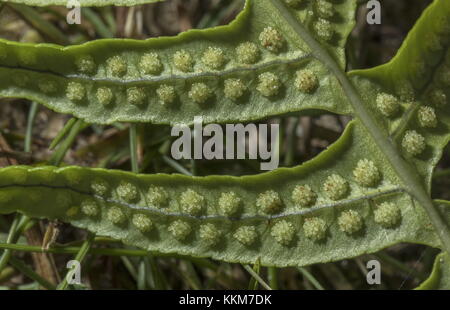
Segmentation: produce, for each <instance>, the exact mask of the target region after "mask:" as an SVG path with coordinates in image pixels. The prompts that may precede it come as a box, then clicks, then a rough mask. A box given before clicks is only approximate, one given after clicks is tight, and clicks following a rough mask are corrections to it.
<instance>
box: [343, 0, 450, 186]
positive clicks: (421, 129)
mask: <svg viewBox="0 0 450 310" xmlns="http://www.w3.org/2000/svg"><path fill="white" fill-rule="evenodd" d="M449 15H450V2H449V1H441V0H437V1H434V2H433V4H432V5H430V6H429V7H428V8H427V9H426V10H425V11H424V13H423V15H422V16H421V18H420V19H419V20H418V22H417V23H416V25H415V27H414V29H413V31H411V32H410V33H409V34H408V36H407V38H406V40H405V41H404V43H403V45H402V47H401V48H400V50H399V52H398V53H397V55H396V56H395V57H394V58H393V59H392V60H391V61H390V62H388V63H386V64H384V65H381V66H378V67H375V68H371V69H367V70H357V71H353V72H350V76H351V77H352V79H353V81H354V83H355V84H356V85H357V87H358V88H359V89H360V92H361V93H362V96H363V99H364V102H365V103H366V105H367V106H366V108H367V109H368V110H369V111H370V113H371V114H372V115H374V116H375V117H376V121H377V125H378V126H379V127H380V130H384V131H385V132H386V134H387V135H389V136H390V138H391V139H392V140H394V141H395V143H396V144H397V145H399V148H400V151H401V152H402V155H403V156H404V157H405V158H406V159H407V160H408V161H409V162H411V163H412V164H413V165H414V169H415V170H416V171H417V173H418V174H419V175H420V177H421V178H422V179H423V180H424V182H423V183H424V184H425V185H426V187H427V189H428V190H430V186H431V177H432V172H433V169H434V167H435V166H436V164H437V162H438V161H439V160H440V158H441V157H442V151H443V149H444V147H445V146H446V145H447V144H448V142H449V140H450V106H449V96H450V91H449V89H450V51H449V48H448V44H449V42H450V39H449V38H450V23H449ZM380 94H388V95H392V96H394V98H396V100H397V102H398V106H399V108H398V111H397V112H396V113H394V114H393V115H391V116H389V117H387V116H386V115H383V114H382V112H381V111H380V108H379V106H378V104H377V98H378V96H379V95H380ZM423 109H426V111H432V114H434V116H435V124H433V125H432V126H430V124H426V123H423V121H422V122H421V120H420V117H421V115H423V113H424V112H423ZM432 116H433V115H431V117H432ZM432 118H433V117H432ZM408 131H415V132H417V133H418V134H419V135H421V136H422V137H423V138H424V143H425V145H426V146H425V149H424V151H423V152H422V153H421V154H418V155H416V156H414V155H411V154H410V153H408V152H407V150H405V147H404V145H403V140H404V138H405V135H406V133H407V132H408Z"/></svg>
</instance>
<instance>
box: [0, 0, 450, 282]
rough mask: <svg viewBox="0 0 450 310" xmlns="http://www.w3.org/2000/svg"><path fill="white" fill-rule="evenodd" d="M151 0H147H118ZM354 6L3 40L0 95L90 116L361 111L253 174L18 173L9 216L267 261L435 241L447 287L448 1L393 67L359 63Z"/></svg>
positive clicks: (209, 118) (275, 9) (158, 248)
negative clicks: (81, 36) (309, 151)
mask: <svg viewBox="0 0 450 310" xmlns="http://www.w3.org/2000/svg"><path fill="white" fill-rule="evenodd" d="M14 2H24V3H26V4H32V5H41V4H42V5H43V4H45V5H48V4H49V3H47V1H45V3H44V2H43V1H39V0H36V1H31V0H28V1H18V0H16V1H14ZM111 2H112V1H111ZM138 2H148V1H129V2H128V3H127V1H115V3H116V4H129V5H134V4H137V3H138ZM55 4H58V1H55ZM82 4H85V5H95V4H96V2H95V1H84V2H83V1H82ZM108 4H109V3H108ZM356 8H357V1H356V0H343V1H330V0H318V1H302V0H298V1H294V0H285V1H283V0H247V1H246V4H245V8H244V10H243V11H242V12H241V13H240V15H239V16H238V17H237V18H236V20H234V21H233V22H232V23H231V24H229V25H227V26H221V27H216V28H212V29H207V30H191V31H187V32H185V33H182V34H180V35H178V36H176V37H160V38H155V39H148V40H144V41H137V40H118V39H106V40H98V41H93V42H89V43H87V44H83V45H79V46H69V47H61V46H56V45H48V44H37V45H33V44H23V43H16V42H10V41H6V40H1V41H0V80H1V81H2V82H1V85H0V95H1V96H3V97H14V98H27V99H30V100H33V101H36V102H39V103H41V104H43V105H45V106H46V107H48V108H50V109H52V110H54V111H57V112H61V113H67V114H72V115H73V116H75V117H77V118H79V119H82V120H83V121H85V122H87V123H95V124H111V123H113V122H117V121H119V122H131V123H143V122H148V123H153V124H170V125H175V124H180V123H181V124H188V125H190V124H192V122H193V120H194V116H196V115H202V116H203V121H204V122H205V123H230V122H234V123H235V122H248V121H252V120H258V119H262V118H266V117H269V116H275V115H281V114H287V113H297V114H299V113H302V111H311V110H314V111H315V112H316V113H318V111H328V112H333V113H337V114H341V115H349V116H352V117H353V121H351V122H350V123H349V124H348V126H347V128H346V130H345V132H344V133H343V134H342V136H341V137H340V138H339V140H338V141H337V142H335V143H334V144H333V145H332V146H331V147H329V149H328V150H326V151H324V152H323V153H321V154H320V155H318V156H317V157H316V158H314V159H312V160H310V161H308V162H306V163H304V164H302V165H300V166H297V167H294V168H279V169H276V170H275V171H272V172H268V173H263V174H260V175H256V176H243V177H232V176H207V177H190V176H182V175H165V174H155V175H142V174H136V173H128V172H123V171H113V170H106V169H93V168H82V167H64V168H57V167H53V166H45V167H42V166H40V167H28V166H11V167H7V168H4V169H1V170H0V175H1V178H0V212H2V213H11V212H16V211H18V212H22V213H24V214H26V215H28V216H30V217H36V218H49V219H59V220H62V221H65V222H69V223H71V224H73V225H74V226H77V227H81V228H86V229H87V230H89V231H91V232H94V233H96V234H100V235H105V236H110V237H113V238H115V239H119V240H122V241H123V242H125V243H127V244H130V245H135V246H138V247H141V248H143V249H146V250H148V251H155V252H159V253H177V254H182V255H190V256H197V257H211V258H214V259H217V260H223V261H227V262H239V263H255V262H256V261H258V260H259V261H260V263H261V264H262V265H265V266H279V267H282V266H305V265H310V264H314V263H320V262H329V261H336V260H340V259H344V258H350V257H355V256H358V255H361V254H364V253H373V252H376V251H378V250H380V249H383V248H385V247H388V246H391V245H393V244H396V243H400V242H410V243H420V244H426V245H429V246H432V247H438V248H441V249H442V251H443V254H442V255H441V256H440V257H439V258H438V259H437V261H436V265H435V270H434V271H433V275H432V277H431V278H430V279H429V280H427V282H425V283H424V284H423V285H422V287H423V288H431V287H434V288H436V287H448V278H447V277H446V275H448V268H449V265H448V256H447V255H448V254H446V253H449V252H450V232H449V229H448V222H449V220H450V212H449V210H450V209H449V208H450V205H449V204H450V203H449V202H447V201H440V200H436V201H433V200H432V199H431V198H430V189H431V188H430V187H431V176H432V172H433V169H434V167H435V165H436V164H437V162H438V160H439V159H440V157H441V155H442V152H443V148H444V147H445V146H446V144H447V142H448V141H449V137H450V131H449V125H450V115H449V104H448V96H449V95H450V93H449V86H450V52H449V50H448V44H449V40H448V38H449V35H450V19H449V15H450V2H449V1H447V0H435V1H434V2H433V3H432V4H431V5H430V6H429V7H428V8H427V9H426V10H425V11H424V13H423V15H422V16H421V18H420V19H419V20H418V22H417V23H416V25H415V26H414V28H413V30H412V31H411V32H410V34H409V35H408V37H407V38H406V40H405V42H404V43H403V45H402V47H401V49H400V50H399V51H398V54H397V55H396V56H395V57H394V58H393V59H392V60H391V61H390V62H389V63H387V64H385V65H382V66H379V67H375V68H371V69H367V70H357V71H351V72H346V71H345V68H346V61H345V44H346V41H347V37H348V36H349V34H350V32H351V31H352V29H353V26H354V15H355V10H356ZM24 190H26V193H27V194H26V195H24V194H23V193H24Z"/></svg>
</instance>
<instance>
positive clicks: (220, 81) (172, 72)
mask: <svg viewBox="0 0 450 310" xmlns="http://www.w3.org/2000/svg"><path fill="white" fill-rule="evenodd" d="M355 6H356V1H355V0H346V1H341V2H340V3H339V4H336V5H333V6H332V12H333V15H332V17H330V21H326V20H325V19H321V18H320V17H318V16H317V13H313V12H317V8H315V5H313V3H309V4H308V5H307V6H301V7H299V8H295V9H294V8H291V9H289V10H290V11H291V13H292V14H293V16H295V17H294V18H295V20H296V22H298V21H300V22H302V23H304V24H305V25H306V26H307V27H308V29H310V31H311V35H314V36H317V33H318V32H317V31H316V30H315V29H316V28H315V27H317V26H315V25H316V23H317V22H318V20H320V21H322V23H325V21H326V25H328V26H329V28H326V30H327V31H326V32H327V33H328V32H329V33H330V35H331V37H330V38H329V40H328V41H323V43H324V47H325V48H326V49H327V50H328V51H329V52H330V53H331V54H332V55H333V57H334V58H335V59H336V61H337V62H338V63H339V66H340V67H342V68H344V67H345V62H344V59H345V57H344V56H345V55H344V46H345V42H346V38H347V36H348V34H349V33H350V31H351V29H352V27H353V24H354V9H355ZM320 29H321V31H322V32H323V31H325V30H324V29H322V28H320ZM314 31H316V32H314ZM322 32H319V33H322ZM317 38H318V39H319V40H322V39H321V37H320V36H317ZM242 44H244V45H242ZM0 81H1V86H0V96H4V97H15V98H17V97H19V98H27V99H31V100H34V101H37V102H40V103H42V104H44V105H46V106H47V107H48V108H50V109H52V110H55V111H57V112H61V113H68V114H73V115H74V116H76V117H77V118H81V119H83V120H85V121H87V122H89V123H101V124H109V123H113V122H116V121H122V122H151V123H158V124H178V123H183V124H191V123H193V121H194V116H197V115H202V116H203V120H204V122H205V123H212V122H214V123H222V122H238V121H239V122H245V121H250V120H256V119H261V118H265V117H268V116H274V115H279V114H287V113H294V112H298V111H301V110H306V109H322V110H328V111H332V112H336V113H342V114H350V113H351V110H350V107H349V105H348V103H347V100H345V96H344V95H343V92H342V89H341V87H340V85H339V83H338V82H337V80H336V78H335V77H334V76H333V75H331V74H330V73H329V71H328V69H327V68H326V67H325V66H324V65H323V64H321V63H320V62H319V61H317V60H316V59H315V58H314V51H311V48H310V47H309V46H308V45H307V44H306V43H305V42H303V41H302V40H301V39H300V40H299V37H298V36H297V35H296V34H295V33H294V32H293V31H292V29H291V26H290V25H289V23H288V22H286V21H285V20H284V19H283V18H282V16H281V15H280V14H279V13H277V11H276V10H275V7H274V6H273V4H272V2H271V1H268V0H264V1H253V0H248V1H247V2H246V6H245V9H244V11H243V12H242V13H241V14H240V15H239V16H238V18H237V19H236V20H235V21H233V22H232V23H231V24H230V25H227V26H221V27H216V28H211V29H206V30H190V31H187V32H185V33H182V34H180V35H178V36H176V37H160V38H154V39H148V40H144V41H138V40H126V39H105V40H98V41H93V42H89V43H86V44H83V45H80V46H69V47H61V46H56V45H48V44H38V45H30V44H23V43H16V42H10V41H6V40H2V41H0Z"/></svg>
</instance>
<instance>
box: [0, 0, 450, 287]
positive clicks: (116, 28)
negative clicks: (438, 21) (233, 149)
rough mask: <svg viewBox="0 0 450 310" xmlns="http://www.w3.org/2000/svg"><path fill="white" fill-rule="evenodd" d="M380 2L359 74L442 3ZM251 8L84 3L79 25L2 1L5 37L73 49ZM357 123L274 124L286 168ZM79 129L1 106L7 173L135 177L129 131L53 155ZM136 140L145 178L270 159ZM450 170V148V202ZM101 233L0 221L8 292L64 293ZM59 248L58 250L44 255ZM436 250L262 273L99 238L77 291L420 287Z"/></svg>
mask: <svg viewBox="0 0 450 310" xmlns="http://www.w3.org/2000/svg"><path fill="white" fill-rule="evenodd" d="M359 2H361V4H363V3H365V1H359ZM381 2H382V9H383V13H382V24H381V25H368V24H367V23H366V22H365V16H366V12H367V11H366V8H365V5H361V7H360V9H359V10H358V12H357V26H356V28H355V30H354V31H353V33H352V35H351V38H350V40H349V42H348V70H351V69H356V68H368V67H373V66H376V65H379V64H382V63H385V62H387V61H388V60H389V59H391V57H393V55H395V53H396V51H397V49H398V48H399V46H400V45H401V43H402V41H403V39H404V38H405V36H406V34H407V33H408V31H409V30H410V29H411V27H412V26H413V25H414V23H415V21H416V19H417V18H418V17H419V16H420V14H421V12H422V11H423V9H424V8H425V7H426V6H427V5H428V4H429V3H430V2H431V1H430V0H426V1H424V0H382V1H381ZM242 7H243V0H166V2H164V3H157V4H149V5H141V6H135V7H130V8H129V7H104V8H83V9H82V23H81V25H68V24H67V22H66V15H67V9H66V8H64V7H44V8H33V7H26V6H23V5H16V4H7V3H2V2H0V37H1V38H5V39H9V40H14V41H20V42H33V43H39V42H47V43H55V44H61V45H69V44H80V43H83V42H87V41H90V40H95V39H101V38H113V37H115V38H134V39H146V38H151V37H157V36H172V35H176V34H177V33H179V32H182V31H186V30H188V29H191V28H209V27H214V26H217V25H223V24H227V23H229V22H230V21H231V20H233V19H234V18H235V16H236V15H237V14H238V13H239V11H240V10H241V9H242ZM348 121H349V118H348V117H343V116H338V115H332V114H327V115H320V116H314V115H304V116H286V117H277V118H273V119H269V120H264V122H276V123H279V124H280V125H281V127H280V128H281V129H282V131H281V135H280V140H279V143H280V165H281V166H294V165H298V164H300V163H302V162H305V161H307V160H309V159H311V158H313V157H314V156H316V155H317V154H318V153H320V152H321V151H322V150H324V149H325V148H327V147H328V146H329V145H330V144H331V143H333V142H334V141H336V139H337V138H338V137H339V136H340V134H341V132H342V131H343V129H344V128H345V125H346V123H347V122H348ZM70 122H73V120H71V117H70V116H68V115H61V114H57V113H54V112H52V111H50V110H48V109H46V108H45V107H42V106H38V105H37V104H36V103H32V102H29V101H26V100H16V99H0V167H4V166H8V165H14V164H33V165H37V164H44V163H54V162H55V161H54V159H55V154H56V153H57V154H59V156H61V157H62V158H63V159H64V160H63V162H62V163H61V165H71V164H74V165H80V166H90V167H105V168H109V169H123V170H131V163H130V146H129V134H128V131H129V125H128V124H119V123H118V124H113V125H111V126H98V125H88V124H83V126H81V127H80V128H77V129H73V128H72V132H73V139H72V140H70V141H67V144H66V146H67V147H66V148H62V147H58V148H56V149H54V150H52V149H50V148H49V146H50V145H51V143H52V141H54V139H55V138H57V136H58V133H59V132H60V131H61V130H62V129H63V128H64V126H65V125H66V124H68V123H69V124H70ZM137 141H138V160H139V171H140V172H142V173H156V172H160V173H161V172H162V173H185V174H195V175H210V174H229V175H247V174H256V173H259V163H258V162H256V161H252V160H236V161H201V160H197V161H178V162H174V161H173V160H172V159H171V158H170V154H169V151H170V144H171V141H172V138H171V137H170V128H169V127H168V126H156V125H148V124H141V125H138V126H137ZM449 167H450V160H449V157H448V149H447V151H446V152H445V156H444V157H443V159H442V160H441V163H440V164H439V167H438V171H437V172H436V175H435V178H434V183H435V184H434V186H433V197H435V198H443V199H450V191H449V190H448V188H449V185H450V179H449V178H448V177H447V176H449V175H450V172H449V171H450V170H449ZM19 228H20V229H19ZM12 232H18V233H14V234H13V233H12ZM90 237H92V236H90V235H88V234H87V233H86V232H85V231H83V230H79V229H76V228H73V227H71V226H70V225H66V224H63V223H55V222H48V221H36V220H30V219H27V220H26V221H24V220H23V219H22V218H21V217H19V216H18V215H8V216H0V243H2V244H6V243H9V244H16V245H17V248H16V251H3V253H2V251H1V250H0V254H1V255H2V256H1V257H0V287H1V288H3V289H38V288H54V287H55V286H56V285H57V284H58V283H60V282H61V279H62V278H64V275H65V273H66V272H67V269H66V262H67V261H68V260H70V259H73V257H74V255H75V254H76V253H79V250H80V246H81V245H82V244H83V240H85V239H86V238H90ZM49 245H50V250H49V251H48V253H36V252H34V251H38V250H40V249H41V247H42V246H49ZM436 253H437V251H436V250H435V249H431V248H427V247H424V246H420V245H407V244H400V245H397V246H394V247H391V248H389V249H386V250H383V251H381V252H379V253H376V254H374V255H364V256H361V257H358V258H355V259H352V260H344V261H339V262H335V263H328V264H318V265H314V266H310V267H306V268H283V269H275V268H265V267H261V268H260V267H259V266H253V267H251V268H253V269H251V268H250V267H249V266H241V265H239V264H228V263H221V262H217V261H211V260H208V259H196V258H186V257H173V256H164V257H160V256H155V255H146V253H144V252H143V251H141V250H138V249H134V248H130V247H127V246H125V245H122V244H120V243H118V242H115V241H114V240H110V239H107V238H101V237H95V239H94V241H93V246H92V248H91V249H90V251H89V253H88V255H87V256H86V257H85V259H84V261H83V263H82V283H83V285H81V286H77V287H72V286H70V287H69V288H76V289H83V288H89V289H246V288H250V289H252V288H262V286H261V283H262V282H261V281H265V282H266V283H267V284H268V285H270V286H271V287H272V288H279V289H411V288H414V287H416V286H417V285H418V284H419V283H420V282H421V281H423V280H424V279H425V278H426V277H427V275H428V274H429V272H430V270H431V268H432V264H433V260H434V257H435V255H436ZM370 259H378V260H379V261H380V262H381V264H382V284H381V285H375V286H369V285H368V284H367V282H366V272H367V269H366V267H365V265H366V262H367V261H368V260H370ZM252 274H253V275H252ZM255 274H259V276H260V278H261V279H257V278H258V277H255V276H254V275H255ZM258 281H259V282H258ZM62 287H64V288H66V286H64V285H63V286H62Z"/></svg>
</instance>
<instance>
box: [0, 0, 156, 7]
mask: <svg viewBox="0 0 450 310" xmlns="http://www.w3.org/2000/svg"><path fill="white" fill-rule="evenodd" d="M160 1H163V0H77V2H78V3H79V5H80V6H107V5H117V6H133V5H138V4H145V3H154V2H160ZM1 2H11V3H20V4H26V5H31V6H50V5H63V6H67V5H68V3H72V7H73V3H75V2H74V1H72V2H71V1H69V0H4V1H1Z"/></svg>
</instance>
